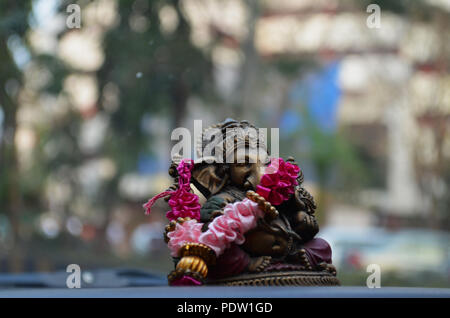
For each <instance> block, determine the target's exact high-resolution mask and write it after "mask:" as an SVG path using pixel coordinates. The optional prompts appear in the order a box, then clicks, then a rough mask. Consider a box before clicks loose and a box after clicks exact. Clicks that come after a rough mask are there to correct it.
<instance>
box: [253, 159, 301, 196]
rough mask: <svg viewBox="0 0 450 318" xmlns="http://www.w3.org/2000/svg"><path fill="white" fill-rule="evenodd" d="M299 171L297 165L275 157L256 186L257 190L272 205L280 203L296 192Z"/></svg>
mask: <svg viewBox="0 0 450 318" xmlns="http://www.w3.org/2000/svg"><path fill="white" fill-rule="evenodd" d="M299 172H300V168H299V167H298V166H297V165H295V164H292V163H290V162H285V161H284V160H283V159H282V158H277V159H275V158H274V159H272V162H271V164H270V165H269V166H268V167H267V168H266V171H265V174H264V175H263V176H262V178H261V181H260V184H259V185H257V186H256V192H257V193H258V194H259V195H261V196H262V197H263V198H264V199H266V200H267V201H269V202H270V203H271V204H272V205H280V204H281V203H283V202H284V201H286V200H288V199H289V197H290V196H291V195H292V194H293V193H294V189H295V186H297V185H298V181H297V177H298V173H299Z"/></svg>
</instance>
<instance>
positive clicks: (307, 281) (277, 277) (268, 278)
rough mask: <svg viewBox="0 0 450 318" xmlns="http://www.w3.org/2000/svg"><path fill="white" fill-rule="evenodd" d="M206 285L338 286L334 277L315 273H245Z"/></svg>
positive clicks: (328, 274) (209, 282)
mask: <svg viewBox="0 0 450 318" xmlns="http://www.w3.org/2000/svg"><path fill="white" fill-rule="evenodd" d="M207 284H208V285H222V286H340V282H339V279H337V278H336V276H333V275H332V274H330V273H328V272H315V271H282V272H281V271H279V272H263V273H254V274H250V273H247V274H241V275H238V276H233V277H227V278H224V279H217V280H211V281H208V282H207Z"/></svg>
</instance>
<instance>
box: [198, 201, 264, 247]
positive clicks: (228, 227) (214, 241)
mask: <svg viewBox="0 0 450 318" xmlns="http://www.w3.org/2000/svg"><path fill="white" fill-rule="evenodd" d="M262 215H263V212H262V211H261V209H259V207H258V204H257V203H255V202H253V201H250V200H249V199H244V200H242V201H240V202H236V203H232V204H231V203H230V204H227V205H226V206H225V209H224V214H223V215H221V216H219V217H217V218H215V219H214V220H213V221H212V222H211V223H210V224H209V226H208V230H207V231H206V232H204V233H202V235H201V236H200V237H199V242H200V243H202V244H205V245H207V246H209V247H210V248H211V249H213V250H214V252H215V253H216V255H217V256H219V255H221V254H222V253H223V252H224V251H225V250H226V249H227V248H228V247H230V245H231V243H236V244H238V245H239V244H243V243H244V241H245V238H244V234H245V233H246V232H247V231H249V230H251V229H252V228H254V227H256V224H257V220H258V218H261V217H262Z"/></svg>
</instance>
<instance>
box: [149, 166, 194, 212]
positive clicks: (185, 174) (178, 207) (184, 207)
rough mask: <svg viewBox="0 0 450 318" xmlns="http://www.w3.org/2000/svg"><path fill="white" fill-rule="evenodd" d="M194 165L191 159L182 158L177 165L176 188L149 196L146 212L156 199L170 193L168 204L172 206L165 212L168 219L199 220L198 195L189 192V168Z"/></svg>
mask: <svg viewBox="0 0 450 318" xmlns="http://www.w3.org/2000/svg"><path fill="white" fill-rule="evenodd" d="M193 166H194V162H193V161H192V160H186V159H184V160H182V161H181V162H180V164H179V165H178V167H177V171H178V176H179V177H178V189H177V190H175V191H164V192H162V193H160V194H158V195H156V196H154V197H153V198H151V199H150V200H149V201H148V202H147V203H146V204H144V208H145V210H146V212H145V213H146V214H149V213H150V210H151V207H152V205H153V204H154V203H155V202H156V200H158V199H160V198H164V197H166V196H168V195H170V200H169V205H170V207H171V208H172V209H171V210H170V211H168V212H167V214H166V216H167V218H168V219H169V220H171V221H172V220H176V219H178V218H179V217H181V218H186V217H190V218H191V219H196V220H200V208H201V206H200V203H199V202H198V196H197V195H196V194H194V193H190V192H189V191H190V189H191V187H190V180H191V170H192V168H193Z"/></svg>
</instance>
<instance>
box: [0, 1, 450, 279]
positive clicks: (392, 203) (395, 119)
mask: <svg viewBox="0 0 450 318" xmlns="http://www.w3.org/2000/svg"><path fill="white" fill-rule="evenodd" d="M72 3H75V4H78V5H79V6H80V8H81V28H69V27H68V25H67V23H66V22H67V20H68V19H69V18H70V15H71V14H72V13H73V12H72V11H70V12H67V7H68V5H69V4H72ZM370 3H371V2H370V1H356V0H355V1H350V0H346V1H344V0H341V1H338V0H332V1H321V0H302V1H297V0H261V1H257V0H248V1H245V0H179V1H176V0H172V1H171V0H167V1H162V0H130V1H117V0H116V1H115V0H91V1H87V0H86V1H81V0H80V1H63V0H23V1H14V0H2V1H1V2H0V272H2V273H12V272H47V271H56V270H65V268H66V266H67V265H68V264H72V263H75V264H79V265H80V266H81V269H82V270H83V269H87V268H90V269H94V268H115V267H134V268H142V269H147V270H154V271H158V272H161V273H167V272H168V271H169V270H170V269H171V268H172V262H171V259H170V257H169V252H168V249H167V247H166V245H165V244H164V242H163V230H164V226H165V224H166V220H165V216H164V215H165V212H166V211H167V207H166V206H165V203H164V201H163V202H159V203H158V205H156V207H155V209H154V210H153V213H152V214H151V215H150V216H145V215H144V210H143V208H142V204H143V203H144V202H146V200H147V199H148V198H149V197H151V196H153V195H155V194H156V193H159V192H160V191H163V190H165V189H166V188H167V186H169V185H170V184H171V180H170V179H169V176H168V174H167V169H168V167H169V163H170V158H169V155H170V149H171V146H172V143H171V141H170V133H171V131H172V129H174V128H175V127H180V126H182V127H187V128H190V129H191V128H192V127H193V120H194V119H201V120H203V126H204V127H205V126H207V125H210V124H214V123H216V122H218V121H222V120H224V119H225V118H227V117H232V118H235V119H247V120H249V121H250V122H253V123H254V124H256V125H257V126H259V127H268V128H271V127H280V143H281V144H280V155H281V156H282V157H287V156H289V155H292V156H294V157H295V158H296V160H297V162H298V164H299V166H300V167H301V168H302V169H303V170H304V172H305V177H306V182H305V187H306V188H307V189H308V190H310V191H311V192H312V194H313V195H314V197H315V198H316V201H317V203H318V209H319V210H318V215H317V217H318V219H319V222H320V224H321V232H320V233H319V236H321V237H324V238H325V239H327V240H328V241H329V242H330V243H331V245H332V247H333V253H334V255H333V259H334V262H335V265H336V266H337V268H338V277H339V278H340V279H341V282H342V284H343V285H361V286H365V285H366V278H367V277H368V275H369V274H370V273H367V272H366V267H367V265H368V264H372V263H375V264H379V265H380V266H381V270H382V272H381V275H382V276H381V285H382V286H392V285H396V286H440V287H450V244H449V231H450V211H449V210H450V189H449V187H450V73H449V69H450V65H449V62H450V47H449V43H450V32H449V31H450V25H449V24H450V3H449V2H448V1H446V0H417V1H406V0H400V1H376V2H374V3H376V4H378V5H379V7H380V9H381V19H380V28H369V27H368V24H367V19H368V17H369V16H370V15H371V14H372V13H373V12H367V11H366V10H367V6H368V5H369V4H370ZM161 201H162V200H161Z"/></svg>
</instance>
